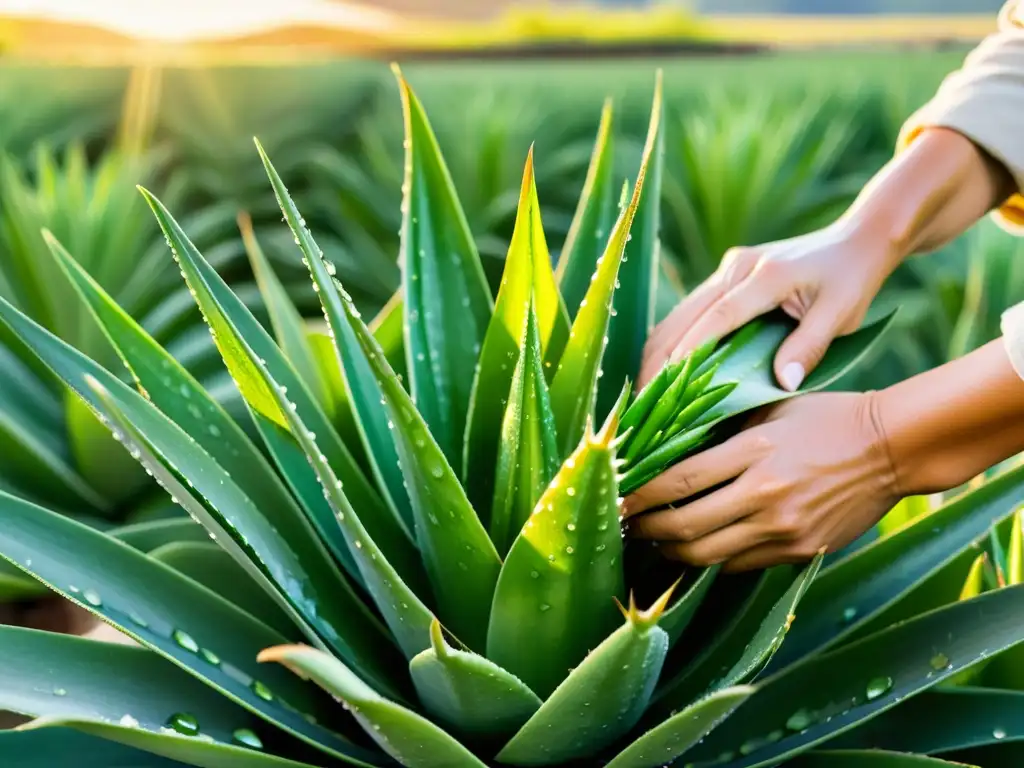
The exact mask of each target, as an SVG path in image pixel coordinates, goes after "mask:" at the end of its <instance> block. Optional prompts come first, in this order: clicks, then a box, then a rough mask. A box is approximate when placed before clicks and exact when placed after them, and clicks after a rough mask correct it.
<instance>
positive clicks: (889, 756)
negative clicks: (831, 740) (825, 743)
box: [787, 750, 972, 768]
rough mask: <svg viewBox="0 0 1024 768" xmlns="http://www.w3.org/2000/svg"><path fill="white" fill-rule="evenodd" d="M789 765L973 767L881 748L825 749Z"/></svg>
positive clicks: (829, 767)
mask: <svg viewBox="0 0 1024 768" xmlns="http://www.w3.org/2000/svg"><path fill="white" fill-rule="evenodd" d="M787 765H792V766H793V768H972V767H971V766H967V765H965V764H964V763H951V762H948V761H946V760H940V759H939V758H937V757H925V756H924V755H905V754H901V753H899V752H882V751H879V750H860V751H858V750H823V751H821V752H811V753H810V754H808V755H803V756H801V757H798V758H797V759H796V760H793V761H792V762H791V763H787Z"/></svg>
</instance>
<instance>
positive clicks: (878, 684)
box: [865, 676, 892, 701]
mask: <svg viewBox="0 0 1024 768" xmlns="http://www.w3.org/2000/svg"><path fill="white" fill-rule="evenodd" d="M891 690H892V678H891V677H886V676H882V677H876V678H873V679H872V680H871V681H870V682H869V683H868V687H867V691H865V693H866V694H867V697H868V701H874V700H875V699H877V698H879V697H881V696H884V695H885V694H887V693H888V692H889V691H891Z"/></svg>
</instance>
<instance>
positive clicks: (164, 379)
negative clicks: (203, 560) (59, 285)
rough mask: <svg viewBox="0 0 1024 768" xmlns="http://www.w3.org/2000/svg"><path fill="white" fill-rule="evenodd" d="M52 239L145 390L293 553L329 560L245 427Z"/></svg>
mask: <svg viewBox="0 0 1024 768" xmlns="http://www.w3.org/2000/svg"><path fill="white" fill-rule="evenodd" d="M46 237H47V244H48V245H49V247H50V250H51V252H52V253H53V256H54V260H55V261H56V263H57V264H59V265H60V267H61V269H62V270H63V271H64V273H65V274H66V275H67V276H68V279H69V281H70V282H71V284H72V285H73V286H74V288H75V295H77V296H79V297H80V298H81V300H82V301H83V302H84V303H85V304H86V305H87V306H88V308H89V311H90V312H91V313H92V315H93V317H95V319H96V321H97V322H98V323H99V325H100V327H101V328H102V329H103V331H104V333H106V335H107V338H108V339H109V340H110V343H111V344H112V346H113V347H114V349H115V350H116V351H117V353H118V355H119V356H120V357H121V360H122V361H123V362H124V364H125V365H126V366H127V367H128V369H129V370H130V371H131V373H132V375H133V376H134V378H135V381H136V384H137V386H138V388H139V391H140V392H141V393H142V394H143V395H144V396H145V397H146V398H147V399H148V400H149V401H150V402H152V403H153V404H154V405H155V406H156V407H157V408H159V409H160V410H161V411H163V412H164V414H166V415H167V417H168V418H170V419H171V420H172V421H174V423H175V424H177V425H178V426H179V427H180V428H181V429H182V430H183V431H185V432H186V433H187V434H188V435H190V436H191V437H192V438H193V439H194V440H195V442H196V443H197V444H198V445H199V446H200V447H202V449H203V450H204V451H205V452H206V453H207V454H208V455H209V456H210V458H212V459H213V460H214V461H216V462H217V463H218V464H219V465H220V466H221V467H223V469H224V470H225V471H226V472H227V473H228V474H230V475H231V478H232V479H233V480H234V482H235V483H236V484H237V486H238V487H239V489H241V491H242V492H244V493H245V495H246V496H248V497H249V498H250V499H259V501H260V509H261V512H262V513H263V514H264V515H265V516H266V517H267V520H268V522H269V524H270V525H272V526H274V527H275V528H276V529H277V530H279V531H280V532H281V536H282V537H283V538H284V539H285V540H286V542H287V543H288V545H289V546H291V547H292V549H293V550H295V551H296V552H297V553H300V555H301V554H302V553H305V552H309V553H310V554H309V555H308V562H315V561H316V559H317V558H318V557H320V558H322V557H323V555H322V554H321V553H319V552H318V550H320V549H321V544H320V542H319V540H318V539H317V534H316V532H315V531H314V529H313V526H311V525H310V523H309V522H308V521H307V519H306V517H305V516H304V515H303V513H302V510H300V509H299V507H298V505H297V504H296V503H295V501H294V499H293V498H292V497H291V495H290V494H289V493H288V491H287V489H286V488H285V487H284V485H283V484H282V483H281V481H280V479H279V478H278V476H277V474H276V473H275V472H274V470H273V468H272V467H271V466H270V464H268V463H267V460H266V459H265V458H264V456H263V454H262V453H260V451H259V450H257V448H256V446H255V445H253V444H252V442H251V441H250V440H249V438H248V436H246V434H245V433H244V432H243V431H242V429H241V427H239V425H238V423H237V422H236V421H235V420H234V419H232V418H231V417H230V416H229V415H228V414H227V412H226V411H225V410H224V409H223V408H222V407H221V406H220V405H219V404H218V403H217V401H216V400H214V399H213V398H212V397H210V395H209V393H208V392H207V391H206V390H205V389H204V388H203V387H202V385H201V384H200V383H199V382H198V381H196V380H195V379H194V378H193V377H192V376H191V375H190V374H189V373H188V371H186V370H185V369H184V368H183V367H182V366H181V365H180V364H179V363H178V362H177V361H176V360H175V359H174V358H173V357H172V356H171V355H170V354H169V353H168V352H167V351H166V350H165V349H164V348H163V347H161V346H160V345H159V344H158V343H157V342H156V341H155V340H154V339H153V338H152V337H151V336H150V335H149V334H147V333H146V332H145V331H144V330H143V329H142V328H141V327H140V326H139V325H138V324H137V323H136V322H135V321H134V320H132V318H131V317H129V315H128V314H127V313H126V312H125V311H124V310H122V309H121V308H120V307H119V306H117V304H116V303H114V300H113V299H112V298H111V297H110V296H109V295H107V293H106V292H105V291H104V290H103V289H102V288H101V287H100V286H99V284H97V283H96V281H95V280H93V279H92V278H91V277H90V276H89V275H88V274H87V273H86V272H85V270H84V269H82V267H81V266H79V264H78V263H77V262H76V261H75V260H74V259H73V258H72V257H71V255H70V254H69V253H68V252H67V251H66V250H65V249H64V247H63V246H62V245H61V244H60V243H59V242H57V241H56V240H55V239H54V238H53V237H52V236H49V235H48V234H47V236H46ZM104 429H105V428H104ZM324 540H325V541H326V542H327V543H328V545H331V544H332V543H333V546H331V547H330V548H331V551H332V553H333V554H334V555H335V556H336V557H338V559H339V560H340V561H341V562H343V563H346V564H347V566H348V570H349V572H352V571H353V570H354V568H353V566H352V563H351V558H350V557H349V554H348V551H347V549H345V548H344V546H342V545H341V543H340V542H338V541H337V537H334V538H332V537H330V536H325V537H324ZM302 556H303V559H307V557H306V556H305V555H302Z"/></svg>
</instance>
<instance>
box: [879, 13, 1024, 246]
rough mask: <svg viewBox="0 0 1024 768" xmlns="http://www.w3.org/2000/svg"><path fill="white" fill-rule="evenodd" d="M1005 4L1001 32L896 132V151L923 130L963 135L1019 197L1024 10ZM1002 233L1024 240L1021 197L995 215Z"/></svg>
mask: <svg viewBox="0 0 1024 768" xmlns="http://www.w3.org/2000/svg"><path fill="white" fill-rule="evenodd" d="M1015 5H1016V3H1008V4H1007V6H1006V7H1005V8H1004V9H1003V12H1002V14H1001V15H1000V31H999V32H997V33H996V34H993V35H990V36H989V37H988V38H986V39H985V40H984V41H983V42H982V43H981V44H980V45H979V46H978V47H977V48H975V49H974V50H973V51H972V52H971V53H970V54H969V55H968V56H967V58H966V60H965V61H964V64H963V66H962V67H961V68H960V69H958V70H956V71H955V72H953V73H952V74H951V75H949V76H948V77H947V78H946V79H945V80H944V81H943V83H942V85H941V86H940V88H939V90H938V93H936V94H935V97H934V98H933V99H932V100H931V101H929V102H928V103H927V104H925V105H924V106H923V107H921V109H919V110H918V111H917V112H915V113H914V114H913V115H911V117H910V119H909V120H907V122H906V124H905V125H904V126H903V129H902V131H901V132H900V137H899V144H898V149H903V148H905V147H906V146H907V145H909V144H910V143H911V142H912V141H913V140H914V139H916V138H917V137H918V136H919V135H920V134H921V132H922V131H923V130H924V129H925V128H930V127H940V128H949V129H951V130H954V131H956V132H958V133H962V134H963V135H964V136H966V137H967V138H969V139H970V140H971V141H973V142H974V143H975V144H977V145H978V146H979V147H981V148H982V149H984V150H985V151H986V152H988V153H989V154H990V155H991V156H992V157H994V158H995V159H996V160H998V161H999V162H1001V163H1002V164H1003V165H1004V166H1005V167H1006V168H1007V170H1008V171H1009V172H1010V173H1011V174H1012V175H1013V178H1014V179H1015V180H1016V182H1017V189H1018V190H1021V191H1024V25H1022V23H1021V22H1020V21H1014V19H1015V18H1016V19H1020V18H1021V13H1022V12H1024V8H1015V7H1014V6H1015ZM996 218H997V220H998V221H999V222H1000V224H1001V225H1003V226H1004V227H1005V228H1007V229H1009V230H1011V231H1014V232H1016V233H1017V234H1024V195H1022V194H1016V195H1014V196H1013V197H1011V198H1010V199H1009V200H1007V201H1006V202H1005V203H1004V204H1003V205H1002V206H1001V207H1000V208H999V210H998V212H997V213H996Z"/></svg>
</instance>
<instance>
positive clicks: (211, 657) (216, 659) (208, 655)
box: [199, 648, 220, 667]
mask: <svg viewBox="0 0 1024 768" xmlns="http://www.w3.org/2000/svg"><path fill="white" fill-rule="evenodd" d="M199 655H200V656H201V657H202V659H203V661H205V662H206V663H207V664H212V665H213V666H215V667H219V666H220V656H218V655H217V654H216V653H214V652H213V651H211V650H210V649H209V648H200V649H199Z"/></svg>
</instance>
